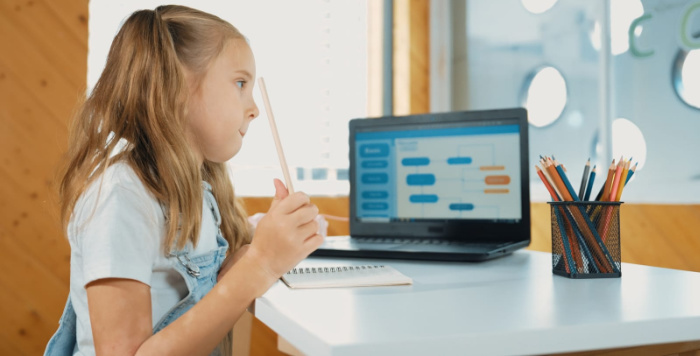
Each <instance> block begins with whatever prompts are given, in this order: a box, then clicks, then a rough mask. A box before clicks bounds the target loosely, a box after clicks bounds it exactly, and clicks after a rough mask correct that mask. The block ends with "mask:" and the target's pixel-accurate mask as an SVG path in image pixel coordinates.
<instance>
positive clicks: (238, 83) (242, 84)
mask: <svg viewBox="0 0 700 356" xmlns="http://www.w3.org/2000/svg"><path fill="white" fill-rule="evenodd" d="M245 84H246V81H245V80H238V81H236V85H238V87H239V88H241V89H243V86H244V85H245Z"/></svg>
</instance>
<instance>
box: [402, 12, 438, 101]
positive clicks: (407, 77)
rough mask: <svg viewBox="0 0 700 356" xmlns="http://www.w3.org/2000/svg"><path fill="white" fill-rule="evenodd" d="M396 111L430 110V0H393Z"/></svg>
mask: <svg viewBox="0 0 700 356" xmlns="http://www.w3.org/2000/svg"><path fill="white" fill-rule="evenodd" d="M393 76H394V114H395V115H409V114H424V113H427V112H430V1H425V0H394V72H393Z"/></svg>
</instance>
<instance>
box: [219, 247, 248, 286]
mask: <svg viewBox="0 0 700 356" xmlns="http://www.w3.org/2000/svg"><path fill="white" fill-rule="evenodd" d="M249 248H250V244H245V245H243V246H241V248H239V249H238V251H236V252H235V253H233V254H230V255H228V256H227V257H226V260H225V261H224V263H223V264H222V265H221V269H219V275H218V276H216V281H217V282H218V281H220V280H221V277H223V276H224V275H225V274H226V272H228V270H230V269H231V267H232V266H233V265H235V264H236V262H238V260H240V259H241V257H243V255H245V253H246V251H248V249H249Z"/></svg>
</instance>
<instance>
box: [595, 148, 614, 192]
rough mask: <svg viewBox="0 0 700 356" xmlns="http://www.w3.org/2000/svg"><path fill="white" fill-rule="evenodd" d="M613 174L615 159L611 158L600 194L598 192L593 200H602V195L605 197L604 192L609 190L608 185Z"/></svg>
mask: <svg viewBox="0 0 700 356" xmlns="http://www.w3.org/2000/svg"><path fill="white" fill-rule="evenodd" d="M614 172H615V159H614V158H613V160H612V163H610V167H609V168H608V177H607V178H605V181H604V182H603V186H602V187H600V192H598V195H597V196H596V197H595V200H597V201H601V200H603V195H605V191H606V190H609V188H610V184H611V183H612V176H613V174H614Z"/></svg>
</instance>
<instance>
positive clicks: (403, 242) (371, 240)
mask: <svg viewBox="0 0 700 356" xmlns="http://www.w3.org/2000/svg"><path fill="white" fill-rule="evenodd" d="M353 239H355V241H357V242H360V243H370V244H372V243H374V244H400V245H438V246H460V247H473V248H498V247H500V246H504V245H507V244H505V243H476V242H468V243H467V242H462V241H449V240H437V239H436V240H415V239H403V238H386V237H354V238H353Z"/></svg>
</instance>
